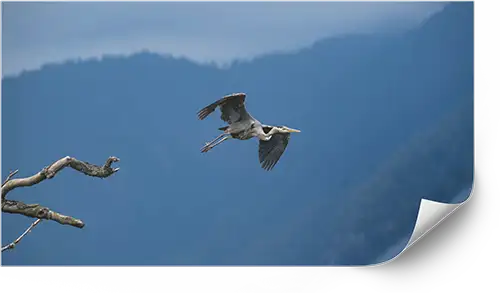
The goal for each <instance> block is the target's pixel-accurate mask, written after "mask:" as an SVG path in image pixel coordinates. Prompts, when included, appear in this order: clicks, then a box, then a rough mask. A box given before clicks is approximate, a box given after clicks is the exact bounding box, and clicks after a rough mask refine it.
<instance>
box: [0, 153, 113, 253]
mask: <svg viewBox="0 0 500 293" xmlns="http://www.w3.org/2000/svg"><path fill="white" fill-rule="evenodd" d="M119 161H120V159H118V158H117V157H109V158H108V159H107V160H106V162H105V163H104V165H102V166H97V165H94V164H91V163H88V162H82V161H80V160H77V159H75V158H72V157H69V156H67V157H64V158H62V159H59V160H57V161H55V162H54V163H52V164H50V165H49V166H47V167H45V168H43V169H42V170H41V171H40V172H38V173H37V174H35V175H33V176H30V177H26V178H16V179H12V177H13V176H14V175H16V173H17V172H18V170H16V171H13V172H10V174H9V176H7V178H6V179H5V181H4V182H3V183H2V189H1V194H2V212H4V213H10V214H20V215H24V216H27V217H30V218H37V220H36V221H35V222H34V223H33V224H32V225H31V226H30V227H29V228H28V229H27V230H26V231H25V232H24V233H23V234H22V235H21V236H19V237H18V238H17V239H16V240H15V241H14V242H12V243H11V244H9V245H7V246H4V247H2V251H5V250H8V249H12V248H14V247H15V245H16V244H17V243H18V242H19V241H21V239H22V238H23V237H24V236H25V235H26V234H27V233H29V232H30V231H31V230H32V229H33V228H34V227H35V226H36V225H38V223H40V221H41V220H42V219H44V220H52V221H55V222H58V223H59V224H62V225H70V226H73V227H77V228H83V227H84V226H85V224H84V223H83V221H82V220H79V219H76V218H73V217H70V216H66V215H63V214H60V213H58V212H55V211H52V210H50V209H49V208H47V207H43V206H41V205H39V204H25V203H23V202H20V201H16V200H8V199H6V197H7V193H9V192H10V191H12V190H13V189H15V188H18V187H27V186H33V185H35V184H38V183H40V182H42V181H43V180H45V179H51V178H54V176H55V175H56V174H57V173H58V172H59V171H61V170H62V169H64V168H66V167H71V168H72V169H74V170H76V171H78V172H81V173H83V174H85V175H88V176H92V177H99V178H106V177H109V176H111V175H112V174H114V173H116V172H118V170H120V168H112V167H111V164H113V163H114V162H119Z"/></svg>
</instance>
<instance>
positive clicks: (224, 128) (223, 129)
mask: <svg viewBox="0 0 500 293" xmlns="http://www.w3.org/2000/svg"><path fill="white" fill-rule="evenodd" d="M228 128H229V126H224V127H221V128H219V130H221V131H226V130H227V129H228Z"/></svg>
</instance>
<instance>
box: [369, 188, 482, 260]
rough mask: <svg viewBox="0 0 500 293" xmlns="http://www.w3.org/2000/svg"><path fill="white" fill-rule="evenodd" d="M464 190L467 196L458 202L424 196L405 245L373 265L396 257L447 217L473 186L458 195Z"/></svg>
mask: <svg viewBox="0 0 500 293" xmlns="http://www.w3.org/2000/svg"><path fill="white" fill-rule="evenodd" d="M465 192H468V196H467V197H466V199H465V200H463V201H462V202H459V203H442V202H438V201H433V200H428V199H425V198H423V199H422V200H420V207H419V209H418V214H417V220H416V222H415V226H414V228H413V232H412V234H411V237H410V239H409V240H408V243H407V244H406V246H405V247H404V248H403V249H402V250H401V251H400V252H399V253H398V254H397V255H395V256H394V257H392V258H390V259H388V260H386V261H380V262H379V263H377V264H373V265H374V266H377V265H382V264H385V263H389V262H391V261H393V260H394V259H396V258H398V257H399V256H400V255H401V254H402V253H403V252H404V251H405V250H407V249H408V248H409V247H410V246H412V245H413V244H414V243H415V242H417V241H418V240H419V239H420V238H422V236H424V235H425V234H427V233H428V232H429V231H430V230H432V229H433V228H434V227H436V226H437V225H438V224H439V223H440V222H441V221H443V220H444V219H445V218H446V217H448V216H449V215H450V214H451V213H453V212H454V211H455V210H456V209H458V208H459V207H460V206H461V205H463V204H464V203H466V202H467V201H468V200H469V199H470V197H471V196H472V192H473V188H472V187H471V188H468V189H466V190H464V191H463V192H461V193H460V194H459V196H460V195H463V194H464V193H465ZM457 197H458V196H457ZM462 198H463V197H462Z"/></svg>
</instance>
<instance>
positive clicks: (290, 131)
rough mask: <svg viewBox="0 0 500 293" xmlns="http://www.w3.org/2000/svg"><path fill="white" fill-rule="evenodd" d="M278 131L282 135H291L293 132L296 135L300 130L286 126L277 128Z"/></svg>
mask: <svg viewBox="0 0 500 293" xmlns="http://www.w3.org/2000/svg"><path fill="white" fill-rule="evenodd" d="M278 129H279V131H280V132H282V133H293V132H296V133H298V132H300V130H298V129H293V128H290V127H287V126H279V127H278Z"/></svg>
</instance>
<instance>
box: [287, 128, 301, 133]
mask: <svg viewBox="0 0 500 293" xmlns="http://www.w3.org/2000/svg"><path fill="white" fill-rule="evenodd" d="M288 131H289V132H300V130H298V129H293V128H288Z"/></svg>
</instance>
